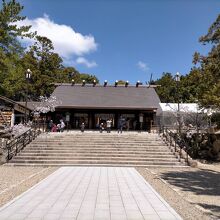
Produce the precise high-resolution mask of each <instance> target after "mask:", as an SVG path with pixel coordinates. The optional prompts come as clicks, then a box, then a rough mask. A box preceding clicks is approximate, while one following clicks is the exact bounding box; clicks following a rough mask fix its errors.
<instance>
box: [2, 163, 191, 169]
mask: <svg viewBox="0 0 220 220" xmlns="http://www.w3.org/2000/svg"><path fill="white" fill-rule="evenodd" d="M4 166H10V167H14V166H25V167H27V166H29V167H61V166H62V167H63V166H68V167H71V166H88V164H83V163H80V164H74V163H71V164H68V163H67V164H58V163H57V164H52V163H47V164H38V163H12V162H11V163H7V164H4ZM89 166H90V167H145V168H161V167H163V168H186V167H188V166H186V165H184V164H180V163H178V164H171V165H161V164H157V165H152V164H117V163H114V164H89Z"/></svg>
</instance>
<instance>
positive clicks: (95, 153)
mask: <svg viewBox="0 0 220 220" xmlns="http://www.w3.org/2000/svg"><path fill="white" fill-rule="evenodd" d="M113 154H114V155H113ZM18 155H24V156H32V155H35V156H47V155H62V156H67V157H68V156H69V155H72V156H73V155H75V156H77V155H85V156H89V155H97V156H98V155H99V156H104V155H113V156H115V155H131V156H137V155H138V156H143V157H145V156H148V157H152V156H160V157H169V156H173V153H171V152H165V153H155V152H147V153H146V152H135V151H133V152H128V151H118V152H112V151H106V152H105V151H102V152H99V151H91V152H87V151H86V152H85V151H79V152H76V151H74V152H62V151H59V152H51V151H49V152H45V151H23V152H22V153H20V154H18Z"/></svg>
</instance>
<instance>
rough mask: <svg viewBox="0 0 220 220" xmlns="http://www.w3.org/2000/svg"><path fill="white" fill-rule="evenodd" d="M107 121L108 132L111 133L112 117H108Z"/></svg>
mask: <svg viewBox="0 0 220 220" xmlns="http://www.w3.org/2000/svg"><path fill="white" fill-rule="evenodd" d="M106 123H107V124H106V129H107V133H110V132H111V126H112V121H111V120H110V119H108V120H107V122H106Z"/></svg>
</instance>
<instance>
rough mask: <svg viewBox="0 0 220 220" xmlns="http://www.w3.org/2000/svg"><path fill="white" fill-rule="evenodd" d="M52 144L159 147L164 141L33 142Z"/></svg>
mask: <svg viewBox="0 0 220 220" xmlns="http://www.w3.org/2000/svg"><path fill="white" fill-rule="evenodd" d="M50 143H52V144H53V143H57V144H72V143H75V144H125V143H126V144H128V145H129V144H145V145H158V144H164V143H163V142H162V141H151V142H146V141H126V140H125V141H115V140H112V141H91V140H87V141H75V140H72V141H66V140H65V141H61V140H48V141H47V140H42V141H39V140H36V141H33V142H32V144H50Z"/></svg>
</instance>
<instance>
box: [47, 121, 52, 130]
mask: <svg viewBox="0 0 220 220" xmlns="http://www.w3.org/2000/svg"><path fill="white" fill-rule="evenodd" d="M52 127H53V120H50V121H49V123H48V131H49V132H50V131H52Z"/></svg>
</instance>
